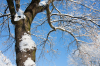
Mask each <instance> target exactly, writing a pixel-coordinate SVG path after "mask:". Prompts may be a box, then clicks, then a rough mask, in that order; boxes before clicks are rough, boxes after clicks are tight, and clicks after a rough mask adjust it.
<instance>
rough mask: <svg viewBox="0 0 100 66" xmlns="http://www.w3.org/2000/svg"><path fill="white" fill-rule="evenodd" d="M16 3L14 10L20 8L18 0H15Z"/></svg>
mask: <svg viewBox="0 0 100 66" xmlns="http://www.w3.org/2000/svg"><path fill="white" fill-rule="evenodd" d="M15 3H16V10H17V11H18V10H19V8H20V0H15Z"/></svg>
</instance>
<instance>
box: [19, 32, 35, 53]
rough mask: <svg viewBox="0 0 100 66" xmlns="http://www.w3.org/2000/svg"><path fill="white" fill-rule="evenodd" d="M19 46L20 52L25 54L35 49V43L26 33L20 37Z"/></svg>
mask: <svg viewBox="0 0 100 66" xmlns="http://www.w3.org/2000/svg"><path fill="white" fill-rule="evenodd" d="M19 46H20V50H21V51H23V52H26V50H32V49H34V48H36V44H35V42H34V41H33V40H32V38H31V36H30V35H29V34H27V33H24V35H23V36H22V38H21V42H20V43H19Z"/></svg>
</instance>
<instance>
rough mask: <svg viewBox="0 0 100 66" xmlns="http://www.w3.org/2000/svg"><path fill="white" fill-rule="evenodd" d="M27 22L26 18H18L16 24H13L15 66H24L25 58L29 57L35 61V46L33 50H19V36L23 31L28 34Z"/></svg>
mask: <svg viewBox="0 0 100 66" xmlns="http://www.w3.org/2000/svg"><path fill="white" fill-rule="evenodd" d="M28 23H29V22H26V20H20V21H19V22H18V24H16V25H15V40H16V44H15V50H16V63H17V66H24V62H25V60H27V58H29V57H30V58H31V59H32V60H33V61H34V62H35V52H36V48H35V49H33V50H27V51H26V52H23V51H21V50H20V47H19V44H20V42H21V38H22V36H23V35H24V33H27V34H30V33H29V31H30V24H28Z"/></svg>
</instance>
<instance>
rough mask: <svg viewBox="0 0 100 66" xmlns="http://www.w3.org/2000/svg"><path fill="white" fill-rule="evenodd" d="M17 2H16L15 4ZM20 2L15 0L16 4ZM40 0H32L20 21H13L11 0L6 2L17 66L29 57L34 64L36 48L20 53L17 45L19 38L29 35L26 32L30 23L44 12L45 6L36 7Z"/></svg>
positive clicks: (13, 9) (13, 12)
mask: <svg viewBox="0 0 100 66" xmlns="http://www.w3.org/2000/svg"><path fill="white" fill-rule="evenodd" d="M17 1H18V2H17ZM19 1H20V0H16V4H19ZM39 2H40V0H32V2H31V3H30V5H29V6H28V7H27V8H26V10H25V12H24V14H25V16H26V19H21V20H19V21H14V15H15V13H16V12H15V7H14V3H13V0H7V3H8V7H9V11H10V13H11V17H12V18H11V22H12V24H14V25H15V40H16V44H15V50H16V64H17V66H24V62H25V60H27V58H28V57H30V58H31V59H32V60H33V61H34V62H35V53H36V48H35V49H33V50H27V51H26V52H21V51H20V47H19V44H20V42H21V40H20V39H21V38H22V36H23V35H24V33H28V34H30V33H29V32H28V31H30V27H31V23H32V21H33V19H34V17H35V16H36V14H37V13H39V12H42V11H44V10H46V8H47V6H45V7H43V6H38V4H39ZM50 2H52V0H49V1H48V5H49V4H50ZM16 7H17V8H16V10H17V11H18V9H19V7H20V6H19V5H16Z"/></svg>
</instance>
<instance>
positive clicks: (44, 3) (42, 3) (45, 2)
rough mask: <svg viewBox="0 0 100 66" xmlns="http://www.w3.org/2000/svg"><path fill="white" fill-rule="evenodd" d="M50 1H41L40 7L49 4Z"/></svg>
mask: <svg viewBox="0 0 100 66" xmlns="http://www.w3.org/2000/svg"><path fill="white" fill-rule="evenodd" d="M47 2H48V0H43V1H40V3H39V6H45V5H46V4H47Z"/></svg>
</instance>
